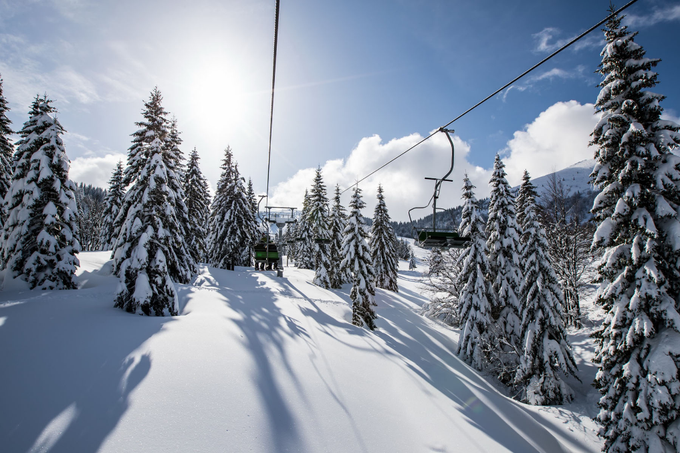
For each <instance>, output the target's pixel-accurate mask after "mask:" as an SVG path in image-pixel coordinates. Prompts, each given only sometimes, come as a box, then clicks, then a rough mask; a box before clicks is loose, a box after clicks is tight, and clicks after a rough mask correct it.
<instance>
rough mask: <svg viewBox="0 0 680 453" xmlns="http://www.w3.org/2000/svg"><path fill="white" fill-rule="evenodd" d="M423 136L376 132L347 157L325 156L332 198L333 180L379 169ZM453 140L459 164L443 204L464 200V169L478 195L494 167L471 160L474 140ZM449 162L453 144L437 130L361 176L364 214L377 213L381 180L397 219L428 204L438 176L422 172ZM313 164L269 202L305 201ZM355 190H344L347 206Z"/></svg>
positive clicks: (345, 183) (348, 180) (342, 181)
mask: <svg viewBox="0 0 680 453" xmlns="http://www.w3.org/2000/svg"><path fill="white" fill-rule="evenodd" d="M420 140H422V137H421V136H420V135H419V134H412V135H409V136H406V137H402V138H398V139H393V140H390V141H389V142H387V143H383V141H382V139H381V138H380V137H379V136H377V135H374V136H372V137H367V138H364V139H362V140H361V141H360V142H359V144H358V145H357V146H356V148H355V149H354V150H352V152H351V154H350V156H349V157H348V158H347V159H336V160H330V161H327V162H326V163H325V164H324V165H323V167H322V173H323V177H324V182H325V183H326V186H327V188H328V194H329V198H332V196H333V195H334V191H335V185H336V184H339V185H340V188H341V189H343V190H344V189H346V188H348V187H350V186H351V185H352V184H354V183H355V182H356V181H357V180H358V179H360V178H363V177H364V176H365V175H367V174H368V173H370V172H371V171H373V170H375V169H376V168H377V167H379V166H380V165H382V164H384V163H385V162H387V161H388V160H390V159H392V158H393V157H395V156H396V155H398V154H400V153H401V152H403V151H405V150H406V149H408V148H409V147H411V146H413V145H414V144H415V143H417V142H418V141H420ZM454 143H455V149H456V152H455V167H454V170H453V172H452V174H451V175H450V176H449V177H448V178H447V179H452V180H453V182H450V183H449V182H446V183H444V184H443V186H442V191H441V194H440V199H439V201H438V206H439V207H442V208H449V207H455V206H458V205H460V204H461V199H460V193H461V187H462V185H463V175H464V173H465V172H467V173H468V175H469V176H470V179H471V180H472V182H473V183H474V184H475V185H476V186H477V196H478V197H479V198H483V197H485V196H488V193H489V190H488V187H487V186H488V180H489V177H490V173H489V172H488V171H486V170H484V169H482V168H479V167H475V166H473V165H471V164H470V163H469V162H467V159H466V156H467V154H468V153H469V151H470V146H469V145H468V144H467V143H465V142H464V141H462V140H461V139H460V138H458V137H457V136H454ZM450 163H451V147H450V145H449V143H448V140H447V139H446V137H445V136H444V135H443V134H436V135H435V136H434V137H432V138H431V139H430V140H428V141H426V142H425V143H423V144H422V145H420V146H418V147H416V148H414V149H413V150H412V151H410V152H409V153H407V154H406V155H404V156H403V157H401V158H400V159H398V160H396V161H395V162H394V163H392V164H390V165H389V166H387V167H386V168H385V169H383V170H381V171H380V172H378V173H376V174H375V175H373V176H371V177H370V178H368V179H367V180H366V181H363V182H362V183H361V184H360V187H361V189H362V191H363V196H364V201H366V204H367V206H366V208H365V209H364V210H363V214H364V215H365V216H366V217H372V216H373V209H374V206H375V194H376V190H377V187H378V184H382V185H383V188H384V189H385V200H386V202H387V206H388V209H389V212H390V216H391V217H392V219H393V220H398V221H404V220H407V219H408V214H407V212H408V210H409V209H410V208H412V207H414V206H423V205H425V204H426V203H427V202H428V200H429V199H430V197H431V196H432V192H433V189H434V182H433V181H429V180H425V179H424V177H426V176H427V177H437V178H441V177H443V176H444V174H445V173H446V172H447V171H448V169H449V167H450ZM314 170H315V169H314V168H306V169H303V170H299V171H298V172H297V173H296V174H295V175H294V176H292V177H291V178H289V179H288V180H287V181H285V182H283V183H280V184H278V185H277V186H276V187H275V188H274V190H273V191H272V192H273V195H272V196H271V200H270V205H273V206H296V207H298V208H301V207H302V199H303V197H304V192H305V189H309V188H310V187H311V184H312V180H313V178H314ZM350 193H351V190H348V191H347V192H345V194H343V196H342V201H343V204H344V205H345V206H346V205H347V203H348V202H349V197H350ZM430 212H431V208H430V209H429V210H420V211H414V212H413V215H414V218H420V217H423V216H425V215H427V214H429V213H430Z"/></svg>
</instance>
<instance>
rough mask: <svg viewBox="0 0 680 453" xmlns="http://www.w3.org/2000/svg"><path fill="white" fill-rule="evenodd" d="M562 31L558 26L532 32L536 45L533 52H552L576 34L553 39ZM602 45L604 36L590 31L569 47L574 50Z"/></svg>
mask: <svg viewBox="0 0 680 453" xmlns="http://www.w3.org/2000/svg"><path fill="white" fill-rule="evenodd" d="M561 33H562V32H561V31H560V30H559V29H558V28H553V27H547V28H544V29H543V30H541V31H539V32H538V33H534V34H533V35H531V36H532V37H533V38H534V40H535V41H536V46H535V47H534V51H535V52H545V53H549V52H554V51H556V50H557V49H559V48H560V47H562V46H564V45H565V44H567V43H568V42H569V41H571V40H573V39H574V38H576V36H578V35H573V36H570V37H568V38H563V39H557V40H555V41H553V39H555V38H556V37H557V36H559V35H560V34H561ZM603 46H604V38H603V37H602V35H601V34H598V33H591V34H588V35H586V36H584V37H583V38H581V39H580V40H578V41H577V42H575V43H574V44H572V46H571V47H570V48H571V49H573V50H574V51H578V50H581V49H587V48H602V47H603Z"/></svg>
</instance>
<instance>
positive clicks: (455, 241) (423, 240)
mask: <svg viewBox="0 0 680 453" xmlns="http://www.w3.org/2000/svg"><path fill="white" fill-rule="evenodd" d="M439 132H444V133H445V134H446V138H448V139H449V143H450V144H451V168H449V171H448V172H447V173H446V174H445V175H444V176H443V177H441V178H428V177H426V178H425V179H429V180H432V181H435V183H434V193H433V194H432V198H430V201H429V202H428V203H427V204H426V205H425V206H418V207H415V208H411V209H409V211H408V218H409V220H410V221H411V225H413V230H414V231H415V238H414V239H415V241H416V245H418V246H419V247H421V248H424V249H434V248H437V249H442V250H447V249H451V248H454V249H460V248H464V247H465V246H466V244H467V243H468V242H470V238H468V237H463V236H460V235H459V234H458V232H457V231H455V230H443V231H442V230H439V231H437V210H439V211H444V209H442V208H437V199H438V198H439V193H440V191H441V186H442V183H443V182H444V181H446V182H453V181H452V180H451V179H446V178H447V177H448V176H449V175H450V174H451V172H452V171H453V158H454V147H453V140H451V135H450V134H451V133H453V132H454V131H453V130H450V129H444V128H443V127H442V128H440V129H439ZM430 203H432V228H421V229H418V228H416V227H415V224H414V222H413V219H412V218H411V211H413V210H415V209H425V208H427V207H429V206H430Z"/></svg>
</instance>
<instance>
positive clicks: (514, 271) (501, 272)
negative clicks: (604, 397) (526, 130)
mask: <svg viewBox="0 0 680 453" xmlns="http://www.w3.org/2000/svg"><path fill="white" fill-rule="evenodd" d="M505 176H506V173H505V165H504V164H503V161H501V158H500V156H498V155H496V159H495V161H494V171H493V174H492V176H491V181H489V185H490V186H491V195H490V201H489V217H488V219H487V221H486V235H487V239H486V246H487V249H488V250H489V266H490V273H489V278H490V280H491V282H492V283H493V289H494V293H495V294H496V295H497V299H496V300H495V301H494V302H493V306H492V309H491V315H492V317H493V319H494V321H495V323H496V325H497V326H498V328H496V329H494V331H495V334H496V335H497V337H498V338H496V339H495V341H494V342H493V345H496V346H497V347H498V348H499V352H500V354H502V355H503V357H502V358H501V362H502V363H505V364H508V365H509V362H510V361H512V360H516V359H517V348H518V347H519V345H520V311H521V308H520V303H519V297H518V296H517V294H518V291H519V288H520V285H521V284H522V277H521V272H520V264H519V232H518V231H517V230H518V227H517V217H516V214H515V200H514V197H513V195H512V190H511V188H510V185H509V184H508V181H507V179H505ZM511 368H512V366H511ZM499 379H500V380H501V382H504V383H506V384H507V383H509V382H511V381H512V379H513V376H512V375H505V374H502V375H501V376H499Z"/></svg>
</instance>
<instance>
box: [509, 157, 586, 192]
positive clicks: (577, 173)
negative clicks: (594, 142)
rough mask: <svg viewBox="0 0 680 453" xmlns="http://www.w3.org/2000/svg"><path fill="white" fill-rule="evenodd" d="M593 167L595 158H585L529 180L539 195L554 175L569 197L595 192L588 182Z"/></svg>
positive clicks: (544, 190)
mask: <svg viewBox="0 0 680 453" xmlns="http://www.w3.org/2000/svg"><path fill="white" fill-rule="evenodd" d="M593 168H595V159H586V160H582V161H581V162H577V163H575V164H574V165H572V166H570V167H567V168H564V169H562V170H559V171H556V172H554V173H550V174H547V175H545V176H541V177H539V178H535V179H532V180H531V182H533V183H534V185H535V186H536V189H537V191H538V194H539V195H543V194H544V193H545V192H546V190H547V188H548V187H549V185H550V182H551V180H552V179H553V177H556V179H557V181H559V182H560V183H561V184H562V186H563V187H564V190H565V192H566V195H567V196H569V197H570V196H573V195H576V194H579V193H580V194H583V195H585V194H588V193H590V192H597V191H596V190H595V188H594V187H593V186H592V185H591V184H590V173H592V171H593ZM518 188H519V186H517V187H514V189H515V190H517V189H518Z"/></svg>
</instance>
